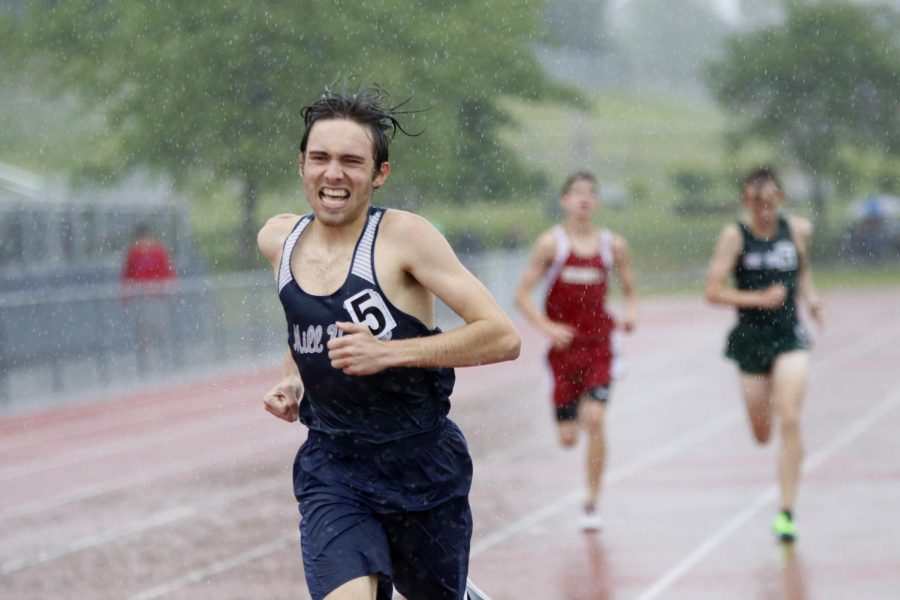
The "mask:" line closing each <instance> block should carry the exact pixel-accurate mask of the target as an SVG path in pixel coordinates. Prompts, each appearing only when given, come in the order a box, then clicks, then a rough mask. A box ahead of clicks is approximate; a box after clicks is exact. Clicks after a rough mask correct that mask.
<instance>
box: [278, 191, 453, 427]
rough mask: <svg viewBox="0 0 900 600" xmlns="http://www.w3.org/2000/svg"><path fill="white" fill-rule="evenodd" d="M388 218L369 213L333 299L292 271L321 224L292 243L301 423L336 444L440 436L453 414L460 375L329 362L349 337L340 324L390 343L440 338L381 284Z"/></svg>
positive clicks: (282, 274)
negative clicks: (355, 370) (302, 241)
mask: <svg viewBox="0 0 900 600" xmlns="http://www.w3.org/2000/svg"><path fill="white" fill-rule="evenodd" d="M384 212H385V209H383V208H377V207H371V208H370V209H369V214H368V219H367V222H366V226H365V228H364V230H363V233H362V235H361V236H360V239H359V240H358V241H357V244H356V248H355V250H354V252H353V260H352V263H351V267H350V273H349V274H348V276H347V279H346V280H345V281H344V284H343V285H342V286H341V287H340V288H339V289H338V290H337V291H335V292H334V293H333V294H330V295H327V296H316V295H312V294H308V293H306V292H304V291H303V290H302V289H301V288H300V286H299V285H298V283H297V282H296V280H295V279H294V277H293V274H292V273H291V268H290V264H291V255H292V254H293V250H294V247H295V246H296V244H297V240H298V239H299V237H300V236H301V235H302V234H303V231H304V230H305V229H306V227H307V226H308V225H309V224H310V223H311V222H312V219H313V217H312V216H311V215H307V216H304V217H302V218H301V219H300V221H298V223H297V225H296V226H295V228H294V230H293V231H292V232H291V234H290V235H289V236H288V238H287V240H285V244H284V250H283V254H282V259H281V266H280V269H279V277H278V295H279V298H280V299H281V303H282V305H283V306H284V314H285V317H286V318H287V325H288V344H289V346H290V349H291V354H292V355H293V357H294V361H295V362H296V363H297V367H298V368H299V370H300V377H301V379H302V380H303V386H304V394H303V398H302V400H301V402H300V421H301V422H302V423H303V424H304V425H306V426H307V427H308V428H309V429H310V431H311V432H318V433H321V434H326V435H327V436H328V437H329V438H330V439H331V440H333V441H341V440H342V439H346V440H348V441H349V440H353V441H355V442H359V441H363V442H368V443H373V444H383V443H386V442H391V441H397V440H401V439H403V438H407V437H410V436H416V435H419V434H422V433H426V432H430V431H435V430H436V429H438V428H439V427H440V426H441V425H442V424H443V422H444V421H445V420H446V416H447V413H448V412H449V410H450V400H449V398H450V393H451V392H452V390H453V384H454V381H455V375H454V372H453V369H424V368H407V367H402V368H393V369H387V370H385V371H382V372H380V373H376V374H374V375H369V376H351V375H345V374H344V373H343V372H342V371H341V370H339V369H335V368H333V367H332V366H331V361H330V360H329V359H328V349H327V347H326V344H327V342H328V340H329V339H331V338H332V337H334V336H336V335H339V334H340V333H341V332H340V331H338V330H337V328H336V327H335V322H336V321H352V322H354V323H359V324H365V325H367V326H368V327H369V329H370V330H371V331H372V333H373V334H374V335H375V336H376V337H378V338H379V339H382V340H390V339H395V340H396V339H405V338H414V337H423V336H428V335H433V334H434V333H437V332H438V331H439V329H434V330H431V329H429V328H428V327H426V326H425V324H424V323H422V322H421V321H420V320H419V319H417V318H415V317H413V316H411V315H409V314H407V313H405V312H402V311H401V310H399V309H398V308H396V307H395V306H394V305H393V304H391V302H390V300H388V298H387V296H386V295H385V294H384V292H383V291H382V289H381V287H380V286H379V285H378V277H377V276H376V274H375V263H374V252H373V248H374V247H375V239H376V237H377V236H378V227H379V224H380V223H381V218H382V216H383V215H384Z"/></svg>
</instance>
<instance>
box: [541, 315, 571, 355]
mask: <svg viewBox="0 0 900 600" xmlns="http://www.w3.org/2000/svg"><path fill="white" fill-rule="evenodd" d="M544 331H546V333H547V336H548V337H549V338H550V343H552V344H553V348H554V349H556V350H565V349H566V348H568V347H569V345H571V343H572V339H573V338H574V337H575V330H574V329H572V328H571V327H570V326H568V325H566V324H564V323H556V322H554V321H549V322H548V323H547V324H546V325H545V330H544Z"/></svg>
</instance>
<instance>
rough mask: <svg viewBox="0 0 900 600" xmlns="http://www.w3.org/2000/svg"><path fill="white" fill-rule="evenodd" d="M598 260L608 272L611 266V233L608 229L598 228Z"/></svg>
mask: <svg viewBox="0 0 900 600" xmlns="http://www.w3.org/2000/svg"><path fill="white" fill-rule="evenodd" d="M600 260H602V261H603V268H604V269H606V272H607V273H609V272H610V271H612V268H613V260H615V259H614V258H613V234H612V232H611V231H610V230H609V229H601V230H600Z"/></svg>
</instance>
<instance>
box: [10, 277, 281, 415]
mask: <svg viewBox="0 0 900 600" xmlns="http://www.w3.org/2000/svg"><path fill="white" fill-rule="evenodd" d="M280 313H281V308H280V306H279V305H278V300H277V297H276V295H275V284H274V282H273V280H272V276H271V273H268V272H260V273H243V274H235V275H227V276H222V277H197V278H188V279H180V280H176V281H174V282H171V283H169V284H166V285H159V284H147V285H141V286H133V285H132V286H128V287H123V286H121V285H119V284H101V285H94V286H90V287H65V288H42V289H34V290H22V291H18V292H12V293H7V294H3V295H2V296H0V400H2V401H3V402H5V403H7V404H9V403H10V402H16V403H20V404H21V403H22V402H26V403H27V402H28V399H29V398H31V399H34V398H37V397H38V396H39V395H51V394H52V395H58V394H61V393H64V392H65V393H68V394H71V393H77V392H79V391H84V392H89V391H91V390H98V389H101V388H103V387H105V386H109V385H110V384H114V383H124V382H128V381H134V380H139V379H144V378H151V377H166V376H171V375H173V374H178V373H183V372H187V371H191V370H195V371H199V370H202V369H204V368H209V367H213V366H215V365H222V364H226V363H235V362H247V363H248V364H250V363H253V362H259V361H261V360H277V356H278V355H279V353H280V352H283V349H284V340H285V339H286V333H285V329H284V326H283V325H282V324H281V323H282V321H283V320H284V316H283V315H282V314H280ZM273 364H274V363H273ZM34 401H35V402H36V400H34Z"/></svg>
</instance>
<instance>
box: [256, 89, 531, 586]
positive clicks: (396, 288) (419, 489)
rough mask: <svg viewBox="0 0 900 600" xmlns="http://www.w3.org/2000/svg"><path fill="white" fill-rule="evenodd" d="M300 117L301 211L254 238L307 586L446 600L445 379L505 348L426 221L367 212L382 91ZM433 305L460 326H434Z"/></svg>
mask: <svg viewBox="0 0 900 600" xmlns="http://www.w3.org/2000/svg"><path fill="white" fill-rule="evenodd" d="M301 114H302V115H303V118H304V120H305V125H306V129H305V132H304V135H303V139H302V141H301V143H300V162H299V170H300V177H301V178H302V179H303V187H304V192H305V194H306V199H307V201H308V202H309V205H310V208H311V209H312V212H311V213H310V214H308V215H305V216H302V217H298V216H296V215H279V216H276V217H273V218H272V219H270V220H269V221H268V222H267V223H266V225H265V226H264V227H263V228H262V230H261V231H260V232H259V237H258V241H259V247H260V250H261V251H262V253H263V254H264V255H265V256H266V257H267V258H268V259H269V260H270V261H271V263H272V267H273V268H274V270H275V275H276V279H277V282H278V292H279V297H280V299H281V303H282V305H283V306H284V311H285V316H286V317H287V329H288V345H289V346H290V353H289V356H288V358H287V360H286V362H285V366H284V377H283V379H282V380H281V381H280V382H279V383H278V384H277V385H276V386H275V387H274V388H273V389H272V390H271V391H270V392H269V393H268V394H267V395H266V397H265V407H266V410H268V411H269V412H271V413H272V414H274V415H276V416H278V417H280V418H282V419H285V420H288V421H294V420H296V419H297V418H298V416H299V419H300V421H301V422H302V423H303V424H304V425H306V426H307V428H308V429H309V435H308V438H307V440H306V442H305V443H304V444H303V445H302V446H301V448H300V451H299V452H298V454H297V458H296V460H295V462H294V493H295V495H296V497H297V502H298V504H299V509H300V514H301V517H302V521H301V524H300V533H301V547H302V554H303V564H304V570H305V573H306V581H307V585H308V587H309V591H310V594H311V595H312V597H313V599H314V600H321V599H322V598H327V599H328V600H339V599H345V598H346V599H363V598H365V599H367V600H369V599H372V598H376V597H377V598H378V599H379V600H386V599H388V598H390V597H391V588H392V586H394V587H395V588H396V589H397V590H398V591H399V592H400V593H401V594H403V595H404V596H405V597H406V598H408V599H409V600H431V599H444V598H446V599H448V600H449V599H453V600H460V599H462V598H464V597H465V594H466V591H465V588H466V574H467V569H468V557H469V544H470V540H471V534H472V516H471V512H470V509H469V502H468V493H469V488H470V485H471V478H472V463H471V458H470V456H469V452H468V448H467V447H466V442H465V439H464V438H463V435H462V433H461V432H460V430H459V428H458V427H457V426H456V425H455V424H454V423H453V422H452V421H451V420H450V419H448V418H447V413H448V411H449V410H450V401H449V397H450V392H451V390H452V389H453V383H454V373H453V369H452V367H463V366H472V365H481V364H487V363H492V362H497V361H503V360H512V359H514V358H516V357H517V356H518V353H519V336H518V334H517V332H516V330H515V328H514V327H513V325H512V322H511V321H510V319H509V318H508V317H507V316H506V315H505V314H504V313H503V311H502V310H501V309H500V308H499V307H498V305H497V303H496V302H495V301H494V299H493V297H492V296H491V294H490V293H489V292H488V290H487V289H486V288H485V287H484V286H483V285H482V284H481V283H480V282H479V281H478V280H477V279H476V278H475V277H474V276H473V275H472V274H471V273H469V271H467V270H466V269H465V268H464V267H463V266H462V264H461V263H460V262H459V260H458V259H457V258H456V256H455V254H454V253H453V251H452V250H451V248H450V246H449V245H448V244H447V242H446V240H445V239H444V238H443V237H442V236H441V235H440V234H439V233H438V232H437V230H436V229H435V228H434V227H433V226H432V225H430V224H429V222H428V221H426V220H425V219H423V218H421V217H419V216H416V215H414V214H411V213H408V212H404V211H400V210H386V209H383V208H377V207H373V206H371V198H372V194H373V192H374V190H376V189H378V188H380V187H381V186H382V185H383V184H384V182H385V180H386V179H387V178H388V175H389V174H390V170H391V166H390V163H389V162H388V143H389V141H390V138H389V137H388V135H387V133H388V132H392V133H396V131H397V130H398V129H399V130H400V131H403V129H402V127H401V125H400V124H399V122H398V120H397V117H398V115H399V113H398V112H397V111H396V110H395V109H393V108H390V107H389V106H388V105H387V104H386V103H385V96H384V94H383V92H382V90H381V89H380V88H378V87H376V86H371V87H368V88H365V89H363V90H361V91H359V92H357V93H343V94H342V93H335V92H333V91H326V92H325V94H324V95H323V96H322V97H321V98H320V99H319V100H318V101H316V102H314V103H313V104H312V105H310V106H308V107H306V108H305V109H303V111H302V113H301ZM404 133H405V132H404ZM435 296H437V297H438V298H440V299H441V300H442V301H444V303H446V304H447V305H448V306H449V307H450V308H451V309H452V310H453V311H454V312H455V313H456V314H457V315H459V316H460V317H461V318H462V319H463V321H464V322H465V324H464V325H463V326H462V327H459V328H457V329H453V330H451V331H448V332H443V333H442V332H440V330H438V329H436V328H435V325H434V319H435V317H434V297H435ZM301 397H302V399H301V400H300V402H299V404H298V398H301Z"/></svg>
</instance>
